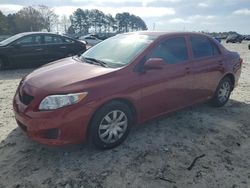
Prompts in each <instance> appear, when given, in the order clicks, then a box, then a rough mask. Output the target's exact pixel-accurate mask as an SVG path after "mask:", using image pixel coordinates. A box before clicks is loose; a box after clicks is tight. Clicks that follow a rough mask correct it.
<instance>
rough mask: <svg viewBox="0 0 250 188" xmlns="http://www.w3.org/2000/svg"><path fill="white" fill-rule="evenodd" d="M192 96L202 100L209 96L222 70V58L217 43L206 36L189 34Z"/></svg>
mask: <svg viewBox="0 0 250 188" xmlns="http://www.w3.org/2000/svg"><path fill="white" fill-rule="evenodd" d="M189 41H190V46H191V51H192V64H193V67H192V72H193V74H194V85H193V89H194V97H195V98H196V100H197V101H198V100H204V99H208V98H209V97H211V96H212V95H213V93H214V91H215V89H216V87H217V85H218V82H219V80H220V78H221V76H222V75H223V72H224V66H223V65H224V59H223V56H222V54H221V52H220V50H219V48H218V47H217V45H216V44H215V43H214V41H212V40H211V39H209V38H208V37H206V36H202V35H191V36H190V40H189Z"/></svg>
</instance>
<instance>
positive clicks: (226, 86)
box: [211, 77, 233, 107]
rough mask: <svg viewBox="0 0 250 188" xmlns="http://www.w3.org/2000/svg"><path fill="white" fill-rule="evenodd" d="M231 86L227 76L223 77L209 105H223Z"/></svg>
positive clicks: (228, 95)
mask: <svg viewBox="0 0 250 188" xmlns="http://www.w3.org/2000/svg"><path fill="white" fill-rule="evenodd" d="M232 88H233V84H232V81H231V79H230V78H229V77H224V78H223V79H222V80H221V81H220V83H219V85H218V86H217V88H216V91H215V93H214V96H213V98H212V99H211V105H212V106H214V107H221V106H224V105H225V104H226V103H227V101H228V99H229V97H230V94H231V91H232Z"/></svg>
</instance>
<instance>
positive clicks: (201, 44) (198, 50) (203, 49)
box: [191, 36, 220, 58]
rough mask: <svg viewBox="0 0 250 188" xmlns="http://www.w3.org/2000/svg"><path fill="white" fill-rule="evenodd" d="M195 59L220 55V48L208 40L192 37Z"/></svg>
mask: <svg viewBox="0 0 250 188" xmlns="http://www.w3.org/2000/svg"><path fill="white" fill-rule="evenodd" d="M191 44H192V50H193V56H194V58H202V57H211V56H215V55H218V54H220V52H219V50H218V48H217V47H216V46H215V44H213V43H212V42H211V41H210V40H209V39H208V38H206V37H202V36H191Z"/></svg>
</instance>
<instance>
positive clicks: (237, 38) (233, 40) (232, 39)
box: [226, 34, 244, 43]
mask: <svg viewBox="0 0 250 188" xmlns="http://www.w3.org/2000/svg"><path fill="white" fill-rule="evenodd" d="M243 39H244V38H243V36H242V35H239V34H232V35H229V36H228V37H227V39H226V43H229V42H231V43H236V42H239V43H241V42H242V40H243Z"/></svg>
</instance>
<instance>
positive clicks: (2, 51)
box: [0, 32, 86, 69]
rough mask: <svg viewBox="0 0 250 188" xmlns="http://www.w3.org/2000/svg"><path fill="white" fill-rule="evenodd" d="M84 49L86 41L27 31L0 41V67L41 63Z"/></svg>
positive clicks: (83, 50)
mask: <svg viewBox="0 0 250 188" xmlns="http://www.w3.org/2000/svg"><path fill="white" fill-rule="evenodd" d="M85 51H86V43H85V42H81V41H78V40H75V39H72V38H69V37H66V36H62V35H57V34H53V33H45V32H27V33H20V34H17V35H14V36H12V37H10V38H7V39H6V40H4V41H1V42H0V69H4V68H9V67H31V66H38V65H43V64H45V63H48V62H51V61H55V60H58V59H61V58H65V57H68V56H72V55H76V54H81V53H83V52H85Z"/></svg>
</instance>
